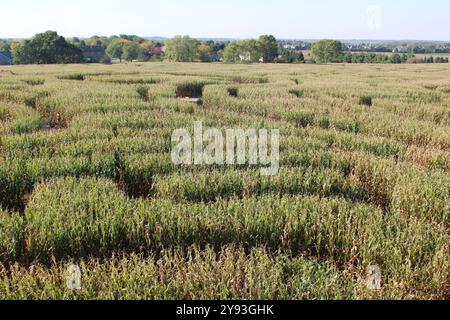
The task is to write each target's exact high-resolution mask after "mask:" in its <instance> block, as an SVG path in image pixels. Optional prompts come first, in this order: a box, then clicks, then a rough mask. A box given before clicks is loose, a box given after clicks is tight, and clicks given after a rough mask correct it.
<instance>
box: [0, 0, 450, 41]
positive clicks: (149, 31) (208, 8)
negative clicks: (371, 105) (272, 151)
mask: <svg viewBox="0 0 450 320" xmlns="http://www.w3.org/2000/svg"><path fill="white" fill-rule="evenodd" d="M0 10H1V11H0V12H1V17H0V38H15V37H29V36H31V35H33V34H35V33H38V32H43V31H46V30H55V31H58V33H60V34H62V35H64V36H66V37H70V36H80V37H87V36H91V35H94V34H95V35H112V34H119V33H126V34H137V35H140V36H167V37H170V36H174V35H178V34H188V35H191V36H194V37H229V38H252V37H256V36H258V35H260V34H273V35H275V36H276V37H278V38H307V39H317V38H339V39H396V40H398V39H415V40H450V1H448V0H429V1H423V0H420V1H419V0H309V1H302V0H277V1H273V0H270V1H268V0H220V1H214V0H185V1H180V0H164V1H157V0H121V1H118V0H0Z"/></svg>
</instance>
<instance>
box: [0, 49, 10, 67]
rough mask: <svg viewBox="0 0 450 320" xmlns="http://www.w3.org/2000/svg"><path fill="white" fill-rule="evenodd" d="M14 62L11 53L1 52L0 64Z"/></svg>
mask: <svg viewBox="0 0 450 320" xmlns="http://www.w3.org/2000/svg"><path fill="white" fill-rule="evenodd" d="M10 64H12V59H11V57H10V56H9V54H6V53H1V52H0V65H10Z"/></svg>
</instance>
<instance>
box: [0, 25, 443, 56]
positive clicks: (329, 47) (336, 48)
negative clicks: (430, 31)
mask: <svg viewBox="0 0 450 320" xmlns="http://www.w3.org/2000/svg"><path fill="white" fill-rule="evenodd" d="M89 46H101V47H103V49H104V50H105V53H106V54H105V56H104V57H103V58H102V59H99V61H100V62H107V63H110V62H111V61H112V60H119V61H120V62H122V61H123V60H125V61H129V62H131V61H143V62H145V61H154V60H156V61H159V60H163V59H165V60H168V61H174V62H216V61H223V62H225V63H255V62H263V63H304V62H305V56H304V54H303V52H302V50H308V49H310V50H311V54H310V55H311V57H312V62H317V63H380V64H381V63H392V64H400V63H448V57H428V58H427V57H425V58H418V57H416V56H415V55H414V53H416V52H419V51H436V52H438V50H443V49H438V48H437V47H436V46H432V45H428V46H418V45H416V44H410V45H409V46H408V48H407V50H404V52H405V53H400V52H394V53H393V54H376V53H371V52H364V51H359V50H366V49H367V48H366V45H364V44H360V45H358V46H357V47H356V49H355V47H354V45H348V44H343V43H342V42H340V41H337V40H328V39H325V40H320V41H318V42H316V43H314V44H311V43H307V42H302V41H294V40H277V39H276V38H275V37H274V36H272V35H262V36H260V37H259V38H258V39H256V40H255V39H250V40H240V41H231V42H226V41H217V42H215V41H213V40H208V41H199V40H197V39H194V38H191V37H189V36H176V37H174V38H173V39H170V40H167V41H165V42H159V41H149V40H146V39H144V38H141V37H139V36H136V35H125V34H121V35H119V36H111V37H100V36H92V37H90V38H88V39H80V38H72V39H68V40H66V39H64V38H63V37H61V36H59V35H58V34H57V33H56V32H54V31H47V32H45V33H40V34H37V35H35V36H34V37H33V38H32V39H30V40H25V41H22V42H12V41H6V40H0V52H1V53H6V54H8V55H11V56H12V58H13V63H14V64H55V63H79V62H82V61H83V52H85V51H82V50H81V49H83V50H86V49H85V47H89ZM375 48H378V49H379V48H381V49H383V48H384V47H383V46H378V47H375ZM381 49H380V50H381ZM88 50H89V48H88ZM367 50H368V49H367ZM355 51H356V52H355ZM388 51H389V50H387V51H386V52H388ZM394 51H395V50H394ZM406 52H409V53H406ZM308 59H309V57H308Z"/></svg>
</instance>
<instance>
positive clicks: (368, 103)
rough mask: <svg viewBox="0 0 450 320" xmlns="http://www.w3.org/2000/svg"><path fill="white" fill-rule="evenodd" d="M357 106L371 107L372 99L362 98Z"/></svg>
mask: <svg viewBox="0 0 450 320" xmlns="http://www.w3.org/2000/svg"><path fill="white" fill-rule="evenodd" d="M359 104H360V105H363V106H368V107H371V106H372V97H371V96H362V97H360V98H359Z"/></svg>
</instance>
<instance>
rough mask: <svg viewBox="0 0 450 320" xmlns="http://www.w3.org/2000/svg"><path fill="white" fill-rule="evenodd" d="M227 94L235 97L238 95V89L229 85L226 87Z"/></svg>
mask: <svg viewBox="0 0 450 320" xmlns="http://www.w3.org/2000/svg"><path fill="white" fill-rule="evenodd" d="M227 92H228V95H230V96H231V97H235V98H237V97H238V95H239V89H238V88H236V87H230V88H228V89H227Z"/></svg>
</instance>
